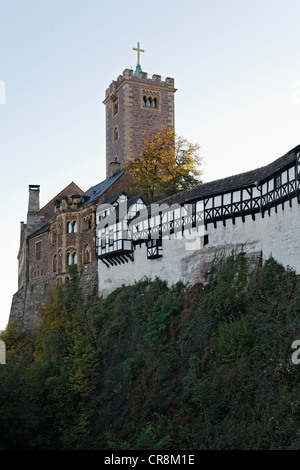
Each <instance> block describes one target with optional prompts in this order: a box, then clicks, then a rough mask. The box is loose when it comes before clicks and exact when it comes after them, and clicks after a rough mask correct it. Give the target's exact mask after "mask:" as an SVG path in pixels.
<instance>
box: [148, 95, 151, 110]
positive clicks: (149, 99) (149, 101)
mask: <svg viewBox="0 0 300 470" xmlns="http://www.w3.org/2000/svg"><path fill="white" fill-rule="evenodd" d="M147 106H148V108H151V107H152V98H151V96H150V97H149V98H148V101H147Z"/></svg>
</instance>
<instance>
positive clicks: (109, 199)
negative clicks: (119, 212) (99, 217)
mask: <svg viewBox="0 0 300 470" xmlns="http://www.w3.org/2000/svg"><path fill="white" fill-rule="evenodd" d="M122 194H125V193H124V191H119V192H118V193H117V194H113V195H112V196H109V197H107V198H106V199H105V200H104V201H103V203H102V204H113V203H114V202H116V201H117V199H118V198H119V197H120V196H122Z"/></svg>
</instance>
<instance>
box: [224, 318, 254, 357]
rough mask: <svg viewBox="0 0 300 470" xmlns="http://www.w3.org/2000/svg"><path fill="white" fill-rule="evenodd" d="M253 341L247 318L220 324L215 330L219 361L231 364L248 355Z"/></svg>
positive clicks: (251, 327) (252, 332) (250, 326)
mask: <svg viewBox="0 0 300 470" xmlns="http://www.w3.org/2000/svg"><path fill="white" fill-rule="evenodd" d="M254 339H255V337H254V329H253V325H252V322H251V320H250V319H249V317H242V318H238V319H231V320H229V321H226V322H224V323H221V324H220V325H219V327H218V330H217V345H218V348H219V352H220V356H221V361H224V362H232V361H235V360H236V359H238V358H239V357H241V356H244V355H247V354H250V352H251V348H252V345H253V342H254Z"/></svg>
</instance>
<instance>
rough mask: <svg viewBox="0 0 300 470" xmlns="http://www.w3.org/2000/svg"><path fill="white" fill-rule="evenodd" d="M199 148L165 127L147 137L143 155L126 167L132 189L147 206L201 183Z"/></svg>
mask: <svg viewBox="0 0 300 470" xmlns="http://www.w3.org/2000/svg"><path fill="white" fill-rule="evenodd" d="M199 148H200V147H199V145H198V144H192V143H191V142H188V141H187V140H186V139H185V138H183V137H178V136H176V135H175V131H174V129H173V128H170V127H166V126H163V127H162V128H161V130H160V131H156V132H151V133H150V134H149V135H148V137H147V138H146V140H145V142H144V146H143V151H142V152H141V156H140V157H139V158H137V159H136V160H132V161H130V162H129V163H128V165H127V168H126V169H127V171H128V172H129V174H130V175H131V178H132V181H133V184H132V190H133V191H134V193H135V194H137V193H139V194H141V195H142V196H143V197H144V198H145V200H146V202H147V203H149V204H150V203H152V202H154V201H158V200H160V199H163V198H164V197H168V196H171V195H173V194H176V193H178V192H180V191H184V190H185V189H189V188H192V187H194V186H197V185H199V184H200V183H201V181H200V180H199V177H200V175H201V170H200V166H201V157H200V155H199V153H198V152H199Z"/></svg>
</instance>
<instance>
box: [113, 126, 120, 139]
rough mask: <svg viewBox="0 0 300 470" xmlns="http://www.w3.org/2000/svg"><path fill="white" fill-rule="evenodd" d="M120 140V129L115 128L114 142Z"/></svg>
mask: <svg viewBox="0 0 300 470" xmlns="http://www.w3.org/2000/svg"><path fill="white" fill-rule="evenodd" d="M118 138H119V132H118V128H117V127H115V129H114V142H116V141H117V140H118Z"/></svg>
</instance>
